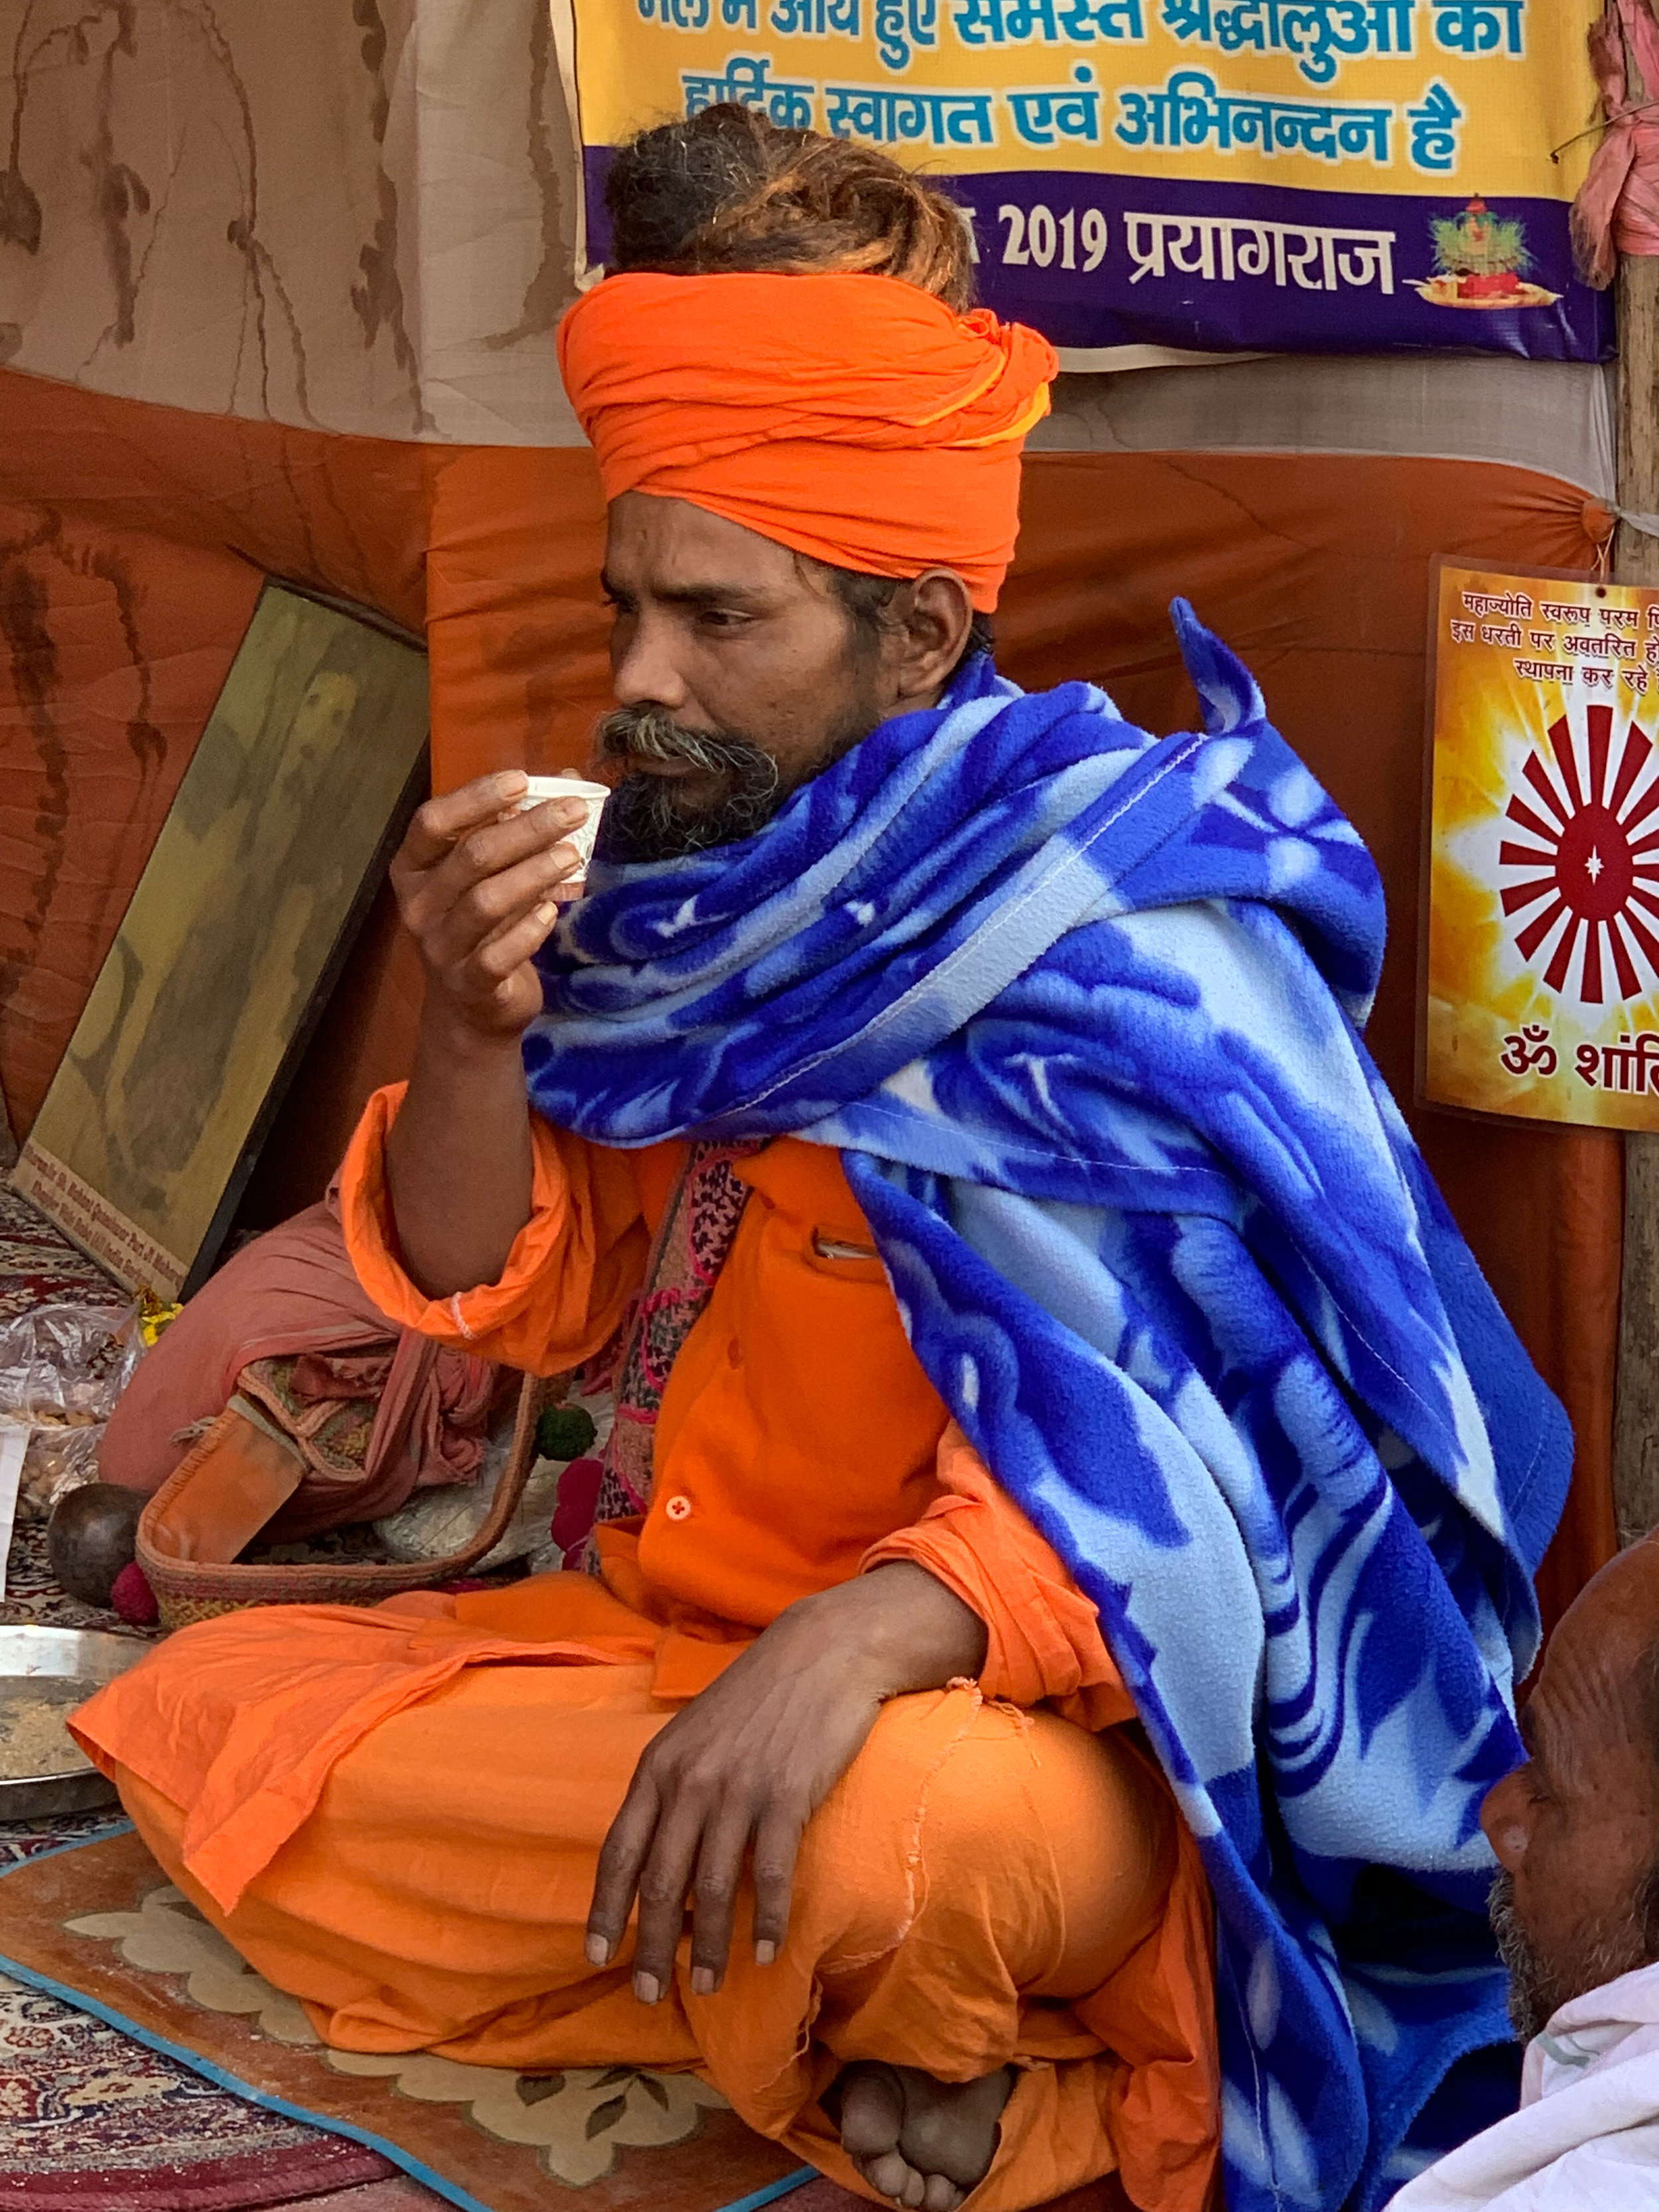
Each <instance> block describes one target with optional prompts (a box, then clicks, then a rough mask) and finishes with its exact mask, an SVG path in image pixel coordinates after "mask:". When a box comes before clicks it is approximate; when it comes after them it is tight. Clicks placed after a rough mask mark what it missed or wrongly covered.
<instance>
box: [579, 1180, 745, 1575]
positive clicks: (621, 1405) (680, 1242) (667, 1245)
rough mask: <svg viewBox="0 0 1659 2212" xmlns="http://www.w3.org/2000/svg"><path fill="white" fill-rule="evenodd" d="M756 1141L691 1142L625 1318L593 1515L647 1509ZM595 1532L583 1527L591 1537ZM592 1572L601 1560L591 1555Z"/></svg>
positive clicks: (609, 1516)
mask: <svg viewBox="0 0 1659 2212" xmlns="http://www.w3.org/2000/svg"><path fill="white" fill-rule="evenodd" d="M761 1141H762V1140H759V1139H753V1138H750V1139H739V1140H732V1139H727V1140H726V1141H725V1142H715V1141H712V1140H704V1141H700V1142H696V1143H694V1144H692V1145H691V1146H690V1148H689V1149H688V1152H687V1154H686V1161H685V1167H684V1170H683V1172H682V1174H681V1176H680V1180H679V1182H678V1185H677V1187H676V1188H675V1191H674V1194H673V1196H672V1198H671V1199H670V1200H669V1201H668V1209H667V1211H666V1212H665V1214H664V1215H663V1218H662V1226H661V1227H660V1228H659V1230H658V1231H657V1241H656V1243H654V1244H653V1246H652V1248H651V1257H650V1260H649V1261H648V1263H647V1267H646V1274H645V1285H646V1286H645V1289H644V1291H642V1292H641V1295H640V1297H639V1299H638V1300H637V1302H636V1303H635V1306H634V1308H633V1310H632V1311H631V1313H630V1314H629V1318H628V1320H627V1321H626V1322H624V1324H623V1333H622V1353H621V1357H620V1358H619V1359H618V1361H617V1366H616V1377H617V1379H616V1394H617V1418H616V1420H615V1422H614V1423H613V1425H612V1426H611V1441H610V1443H608V1444H607V1445H606V1447H605V1471H604V1474H602V1475H601V1477H600V1480H599V1497H598V1499H597V1502H596V1504H595V1509H594V1513H593V1520H594V1522H599V1521H624V1520H626V1519H627V1518H628V1517H629V1515H631V1514H635V1513H643V1512H644V1511H645V1510H646V1506H647V1503H648V1502H649V1499H650V1495H651V1458H652V1453H653V1449H654V1448H655V1445H656V1441H657V1417H658V1415H659V1413H661V1411H662V1398H663V1392H664V1391H665V1389H667V1387H668V1376H669V1372H670V1370H671V1368H672V1367H673V1364H674V1361H675V1359H676V1358H677V1357H678V1353H679V1350H680V1346H682V1345H683V1344H684V1342H685V1340H686V1338H687V1337H688V1336H690V1334H691V1331H692V1329H693V1328H694V1327H695V1326H696V1321H697V1317H698V1316H699V1315H700V1314H701V1313H702V1310H703V1308H704V1307H705V1306H706V1305H707V1304H708V1300H709V1297H710V1294H711V1293H712V1292H713V1291H714V1285H715V1283H716V1281H717V1280H718V1279H719V1277H720V1269H721V1268H722V1267H724V1266H725V1265H726V1255H727V1254H728V1253H729V1252H730V1251H731V1249H732V1239H733V1237H736V1235H737V1233H738V1223H739V1222H740V1221H741V1220H742V1219H743V1210H744V1206H746V1205H747V1204H748V1202H749V1187H748V1185H747V1184H746V1183H745V1182H742V1181H741V1180H740V1179H739V1177H738V1173H737V1163H738V1161H739V1160H740V1159H743V1158H746V1157H747V1156H749V1155H750V1154H751V1153H754V1152H758V1151H759V1150H760V1149H761ZM590 1533H591V1528H590V1530H587V1531H584V1532H583V1540H582V1541H584V1543H585V1542H586V1536H587V1534H590ZM588 1564H589V1565H590V1566H592V1570H593V1571H594V1572H595V1573H597V1572H598V1565H597V1562H596V1561H595V1560H593V1559H592V1558H591V1556H590V1559H589V1561H588Z"/></svg>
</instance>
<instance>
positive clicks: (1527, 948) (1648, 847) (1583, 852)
mask: <svg viewBox="0 0 1659 2212" xmlns="http://www.w3.org/2000/svg"><path fill="white" fill-rule="evenodd" d="M1584 721H1585V735H1586V737H1587V738H1588V741H1589V779H1588V787H1586V782H1585V779H1584V778H1583V777H1582V776H1581V775H1580V773H1579V763H1578V757H1577V752H1576V750H1575V749H1574V746H1573V742H1572V733H1571V731H1570V730H1569V729H1568V727H1567V721H1566V717H1565V715H1562V716H1561V717H1560V718H1559V720H1556V721H1553V722H1552V723H1551V725H1550V733H1549V734H1550V750H1551V751H1552V752H1553V755H1554V765H1553V768H1552V767H1551V766H1550V765H1549V764H1548V763H1546V762H1545V761H1544V760H1543V759H1542V758H1541V756H1540V755H1539V754H1537V753H1535V752H1532V753H1528V756H1527V763H1526V766H1525V767H1524V768H1523V769H1522V776H1523V777H1524V778H1525V781H1526V782H1527V785H1528V789H1529V790H1530V792H1531V793H1532V795H1533V797H1534V799H1536V800H1537V802H1538V805H1537V807H1536V808H1534V807H1533V806H1530V805H1528V803H1527V801H1526V800H1525V799H1522V797H1521V795H1520V794H1519V793H1516V795H1515V796H1514V797H1513V798H1511V799H1510V803H1509V805H1508V806H1507V807H1506V808H1505V809H1504V818H1505V820H1506V821H1509V822H1512V823H1515V824H1516V828H1517V829H1523V830H1525V831H1527V832H1528V835H1529V836H1532V837H1534V838H1536V839H1537V841H1538V842H1537V843H1536V844H1531V845H1520V844H1515V843H1512V842H1504V844H1503V845H1501V846H1500V847H1499V848H1498V864H1499V866H1502V867H1505V868H1524V869H1525V870H1526V871H1527V873H1526V875H1525V876H1524V877H1523V878H1522V879H1521V880H1520V881H1518V882H1516V883H1512V884H1510V885H1509V887H1508V888H1507V890H1504V894H1503V900H1504V913H1505V914H1506V915H1516V916H1524V915H1526V912H1527V909H1528V908H1529V907H1535V908H1539V911H1538V912H1537V913H1535V914H1534V915H1533V916H1532V918H1531V919H1530V920H1529V921H1525V920H1523V921H1519V922H1518V924H1517V926H1516V933H1515V945H1516V951H1517V952H1519V953H1520V955H1521V957H1522V959H1523V960H1525V961H1526V962H1528V964H1530V963H1531V962H1532V960H1533V957H1534V954H1536V953H1537V952H1539V951H1541V948H1542V947H1543V946H1544V945H1546V944H1547V941H1548V939H1549V938H1550V936H1551V933H1552V932H1556V933H1558V934H1557V935H1556V937H1555V942H1554V944H1553V945H1552V946H1551V947H1550V951H1549V964H1548V966H1547V968H1546V969H1545V970H1544V981H1545V982H1546V984H1547V986H1548V987H1549V988H1550V989H1551V990H1552V991H1565V990H1566V989H1567V988H1568V977H1569V975H1571V971H1572V966H1573V961H1574V958H1575V956H1576V955H1577V951H1578V948H1579V946H1580V945H1581V944H1582V945H1583V962H1582V963H1581V965H1580V968H1579V974H1578V996H1579V998H1580V1000H1583V1002H1584V1003H1585V1004H1586V1005H1589V1006H1600V1005H1601V1001H1602V1000H1603V998H1604V997H1605V995H1606V991H1605V984H1604V978H1605V977H1606V975H1607V965H1608V962H1609V960H1611V963H1612V968H1613V975H1614V976H1616V978H1617V979H1618V985H1619V991H1618V995H1619V997H1620V999H1639V998H1641V997H1643V996H1644V994H1645V993H1646V992H1648V991H1650V989H1652V987H1653V986H1654V984H1655V982H1656V981H1659V937H1656V935H1655V933H1654V931H1653V929H1652V928H1651V927H1650V924H1649V922H1648V921H1646V920H1644V915H1650V916H1652V917H1653V918H1654V919H1655V921H1659V822H1655V821H1654V820H1653V818H1652V817H1654V816H1655V815H1656V814H1659V780H1656V781H1652V782H1650V783H1649V784H1648V785H1647V786H1646V787H1645V789H1644V791H1643V792H1642V793H1641V794H1640V796H1639V797H1636V796H1633V795H1632V794H1633V793H1635V791H1636V787H1637V785H1638V782H1640V781H1642V772H1643V770H1644V769H1645V768H1646V767H1647V766H1648V764H1649V763H1650V760H1651V759H1652V758H1653V750H1654V749H1653V744H1652V741H1651V739H1650V738H1647V737H1644V735H1643V733H1642V732H1641V731H1640V730H1638V729H1637V728H1636V727H1635V726H1634V725H1632V726H1631V727H1630V728H1628V729H1627V730H1626V732H1625V743H1624V748H1623V750H1622V751H1621V752H1620V756H1619V763H1618V767H1617V769H1613V764H1612V755H1613V709H1612V708H1611V707H1601V706H1595V707H1587V708H1585V710H1584ZM1610 771H1611V775H1610ZM1540 810H1541V811H1540ZM1644 825H1645V826H1644ZM1540 902H1542V903H1540Z"/></svg>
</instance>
